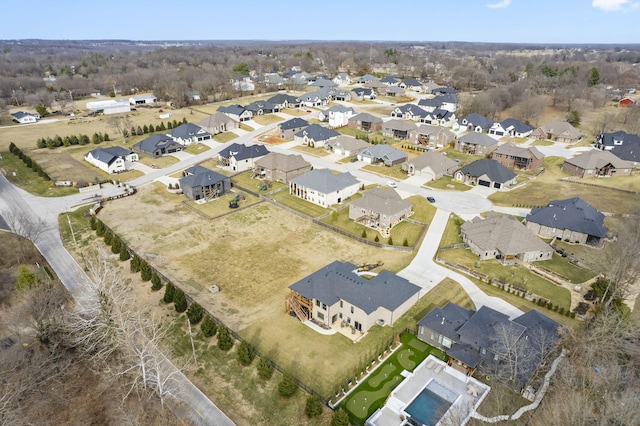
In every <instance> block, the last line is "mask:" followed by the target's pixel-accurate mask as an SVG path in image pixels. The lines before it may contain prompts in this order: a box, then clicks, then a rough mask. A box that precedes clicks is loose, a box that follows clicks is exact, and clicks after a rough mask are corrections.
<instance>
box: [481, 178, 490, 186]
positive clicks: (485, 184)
mask: <svg viewBox="0 0 640 426" xmlns="http://www.w3.org/2000/svg"><path fill="white" fill-rule="evenodd" d="M478 185H481V186H486V187H489V188H490V187H491V182H489V181H488V180H482V179H480V180H479V181H478Z"/></svg>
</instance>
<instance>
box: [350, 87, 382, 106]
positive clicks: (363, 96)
mask: <svg viewBox="0 0 640 426" xmlns="http://www.w3.org/2000/svg"><path fill="white" fill-rule="evenodd" d="M375 98H376V92H375V90H373V89H371V88H367V87H355V88H353V89H351V99H352V100H354V101H361V102H362V101H370V100H373V99H375Z"/></svg>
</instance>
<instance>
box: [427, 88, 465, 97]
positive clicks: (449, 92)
mask: <svg viewBox="0 0 640 426" xmlns="http://www.w3.org/2000/svg"><path fill="white" fill-rule="evenodd" d="M431 93H432V94H434V95H436V96H442V95H457V94H458V91H457V90H456V89H454V88H453V87H446V86H438V87H434V88H433V89H431Z"/></svg>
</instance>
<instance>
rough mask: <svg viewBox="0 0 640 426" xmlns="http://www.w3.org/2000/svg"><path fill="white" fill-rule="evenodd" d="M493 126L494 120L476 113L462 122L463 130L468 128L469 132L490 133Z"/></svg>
mask: <svg viewBox="0 0 640 426" xmlns="http://www.w3.org/2000/svg"><path fill="white" fill-rule="evenodd" d="M491 126H493V120H491V119H490V118H487V117H485V116H484V115H480V114H478V113H476V112H473V113H471V114H469V115H467V116H466V117H465V118H463V119H462V121H461V122H460V127H461V128H464V127H466V128H467V130H468V131H470V132H477V133H488V132H489V129H490V128H491Z"/></svg>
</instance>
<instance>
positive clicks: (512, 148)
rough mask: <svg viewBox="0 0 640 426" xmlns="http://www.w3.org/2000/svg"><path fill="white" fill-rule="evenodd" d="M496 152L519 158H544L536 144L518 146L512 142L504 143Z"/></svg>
mask: <svg viewBox="0 0 640 426" xmlns="http://www.w3.org/2000/svg"><path fill="white" fill-rule="evenodd" d="M494 152H495V153H496V154H503V155H509V156H512V157H518V158H544V154H542V153H541V152H540V151H539V150H538V148H536V147H535V146H530V147H527V146H518V145H515V144H512V143H505V144H502V145H500V146H499V147H498V149H496V150H495V151H494Z"/></svg>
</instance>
